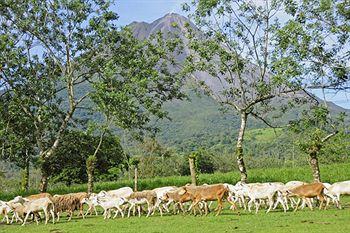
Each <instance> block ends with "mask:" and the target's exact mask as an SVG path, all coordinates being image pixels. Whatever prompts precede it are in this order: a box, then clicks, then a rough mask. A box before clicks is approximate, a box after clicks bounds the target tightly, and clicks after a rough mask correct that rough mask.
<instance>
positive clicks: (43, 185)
mask: <svg viewBox="0 0 350 233" xmlns="http://www.w3.org/2000/svg"><path fill="white" fill-rule="evenodd" d="M41 158H42V159H43V161H42V164H41V168H40V169H41V180H40V188H39V191H40V192H41V193H45V192H47V185H48V179H49V170H48V165H47V162H46V160H45V158H44V157H43V156H41Z"/></svg>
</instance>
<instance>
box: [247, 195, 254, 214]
mask: <svg viewBox="0 0 350 233" xmlns="http://www.w3.org/2000/svg"><path fill="white" fill-rule="evenodd" d="M254 201H255V200H254V199H253V198H251V199H250V200H249V202H248V211H249V212H252V210H251V208H252V204H253V202H254Z"/></svg>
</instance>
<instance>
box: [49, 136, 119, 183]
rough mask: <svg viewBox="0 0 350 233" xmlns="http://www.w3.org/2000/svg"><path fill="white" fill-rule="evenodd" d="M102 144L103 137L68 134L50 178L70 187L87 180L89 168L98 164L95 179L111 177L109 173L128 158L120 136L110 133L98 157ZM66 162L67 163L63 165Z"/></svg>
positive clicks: (51, 166) (57, 155)
mask: <svg viewBox="0 0 350 233" xmlns="http://www.w3.org/2000/svg"><path fill="white" fill-rule="evenodd" d="M98 143H99V136H90V135H88V134H86V133H84V132H81V131H68V132H66V134H65V135H64V137H63V140H62V146H61V147H60V148H59V149H58V150H57V154H56V156H55V157H54V158H53V159H52V160H50V163H49V167H50V171H49V172H50V175H51V176H52V181H53V182H54V183H57V182H62V183H65V184H67V185H71V184H74V183H84V182H86V181H87V173H86V171H87V169H89V168H91V166H89V165H92V163H94V168H95V170H94V173H95V177H96V178H95V180H101V179H102V180H103V179H106V180H108V179H109V178H111V177H110V176H109V175H108V174H109V170H110V169H111V168H114V167H118V166H120V165H121V164H124V160H125V156H124V152H123V149H122V147H121V145H120V141H119V138H118V137H117V136H114V135H111V134H106V135H105V137H104V140H103V142H102V144H101V148H100V150H99V151H98V152H97V155H96V157H95V156H92V154H94V152H95V148H96V147H97V145H98ZM62 161H64V162H62Z"/></svg>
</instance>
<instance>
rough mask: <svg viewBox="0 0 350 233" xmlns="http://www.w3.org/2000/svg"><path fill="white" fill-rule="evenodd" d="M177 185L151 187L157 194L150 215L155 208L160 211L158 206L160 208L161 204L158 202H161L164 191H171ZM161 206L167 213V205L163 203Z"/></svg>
mask: <svg viewBox="0 0 350 233" xmlns="http://www.w3.org/2000/svg"><path fill="white" fill-rule="evenodd" d="M176 189H177V187H176V186H167V187H161V188H155V189H153V191H154V192H156V195H157V200H156V203H155V205H154V209H153V213H152V215H153V214H154V213H155V211H156V209H157V208H158V209H159V211H161V209H160V208H162V206H160V204H161V203H162V202H163V197H164V195H165V194H166V193H168V192H172V191H174V190H176ZM163 208H164V209H165V210H166V211H167V212H168V213H169V212H170V211H169V209H168V206H167V205H166V204H165V203H164V204H163Z"/></svg>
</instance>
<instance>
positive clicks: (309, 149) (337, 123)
mask: <svg viewBox="0 0 350 233" xmlns="http://www.w3.org/2000/svg"><path fill="white" fill-rule="evenodd" d="M344 117H345V115H344V114H343V113H341V114H339V116H338V117H337V119H336V120H334V119H333V118H332V117H330V114H329V111H328V109H327V108H326V107H314V108H313V109H312V110H311V111H305V112H304V113H303V116H302V117H301V119H299V120H297V121H293V122H291V124H290V127H289V128H290V129H291V130H292V132H294V133H295V134H296V135H297V136H298V139H297V140H296V143H297V145H298V146H299V148H300V149H301V151H303V152H304V153H306V154H308V155H309V163H310V167H311V170H312V175H313V178H314V181H315V182H321V172H320V167H319V163H318V156H319V154H320V153H321V152H322V149H324V147H326V146H327V142H328V141H329V140H330V139H332V138H333V137H335V136H336V135H337V134H338V132H339V130H343V129H341V128H342V127H341V126H343V125H342V123H344Z"/></svg>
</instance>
